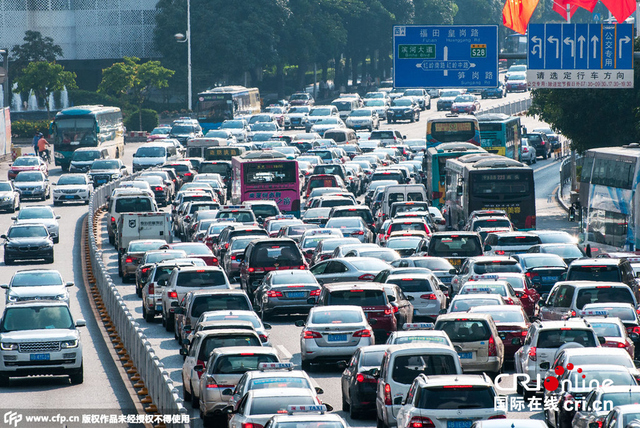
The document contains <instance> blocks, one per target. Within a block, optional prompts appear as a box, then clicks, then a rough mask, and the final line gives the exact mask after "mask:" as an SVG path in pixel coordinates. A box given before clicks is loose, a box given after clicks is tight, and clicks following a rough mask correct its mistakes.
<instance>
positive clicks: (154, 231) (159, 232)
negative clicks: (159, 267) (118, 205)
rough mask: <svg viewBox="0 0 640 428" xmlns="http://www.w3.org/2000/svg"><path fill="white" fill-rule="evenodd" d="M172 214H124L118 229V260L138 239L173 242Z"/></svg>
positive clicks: (119, 221) (119, 220)
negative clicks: (131, 243) (132, 242)
mask: <svg viewBox="0 0 640 428" xmlns="http://www.w3.org/2000/svg"><path fill="white" fill-rule="evenodd" d="M172 221H173V220H172V218H171V213H166V212H140V213H122V215H121V216H120V218H119V219H118V223H117V228H116V249H117V250H118V260H120V256H121V255H122V254H123V253H124V252H125V251H127V248H129V243H130V242H131V241H133V240H136V239H164V240H165V241H167V243H171V242H173V236H172V235H171V231H172V230H173V224H172Z"/></svg>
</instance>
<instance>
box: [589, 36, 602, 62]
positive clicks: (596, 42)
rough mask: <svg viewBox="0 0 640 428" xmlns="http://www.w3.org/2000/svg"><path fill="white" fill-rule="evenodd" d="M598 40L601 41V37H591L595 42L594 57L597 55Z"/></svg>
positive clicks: (592, 41)
mask: <svg viewBox="0 0 640 428" xmlns="http://www.w3.org/2000/svg"><path fill="white" fill-rule="evenodd" d="M598 41H600V39H599V38H598V37H597V36H593V37H592V38H591V43H592V44H593V57H594V58H595V57H596V53H597V52H598V51H597V50H596V48H597V46H598Z"/></svg>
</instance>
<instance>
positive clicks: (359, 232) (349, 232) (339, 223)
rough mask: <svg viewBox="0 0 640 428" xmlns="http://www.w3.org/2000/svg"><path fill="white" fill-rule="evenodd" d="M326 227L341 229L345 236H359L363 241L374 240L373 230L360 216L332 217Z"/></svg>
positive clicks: (369, 241)
mask: <svg viewBox="0 0 640 428" xmlns="http://www.w3.org/2000/svg"><path fill="white" fill-rule="evenodd" d="M325 227H327V228H335V229H339V230H340V231H341V232H342V235H343V236H344V237H351V238H358V240H359V241H360V242H362V243H371V242H373V241H374V236H373V232H371V230H370V229H369V227H368V226H367V224H366V223H365V222H364V221H363V220H362V218H360V217H334V218H330V219H329V220H328V221H327V224H325Z"/></svg>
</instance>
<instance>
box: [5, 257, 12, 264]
mask: <svg viewBox="0 0 640 428" xmlns="http://www.w3.org/2000/svg"><path fill="white" fill-rule="evenodd" d="M4 264H5V265H7V266H9V265H12V264H13V260H11V259H8V258H6V257H5V258H4Z"/></svg>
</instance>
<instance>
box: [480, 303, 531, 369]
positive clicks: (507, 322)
mask: <svg viewBox="0 0 640 428" xmlns="http://www.w3.org/2000/svg"><path fill="white" fill-rule="evenodd" d="M469 312H480V313H483V314H489V315H491V317H492V318H493V321H494V322H495V323H496V327H497V328H498V334H499V335H500V339H502V343H503V344H504V359H505V360H509V361H513V359H514V355H515V353H516V351H517V350H518V349H519V348H520V347H522V344H523V343H524V338H525V337H526V336H527V332H528V331H529V326H530V325H531V323H530V322H529V318H528V317H527V314H525V313H524V310H523V309H522V306H518V305H513V306H475V307H473V308H471V309H469Z"/></svg>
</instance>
